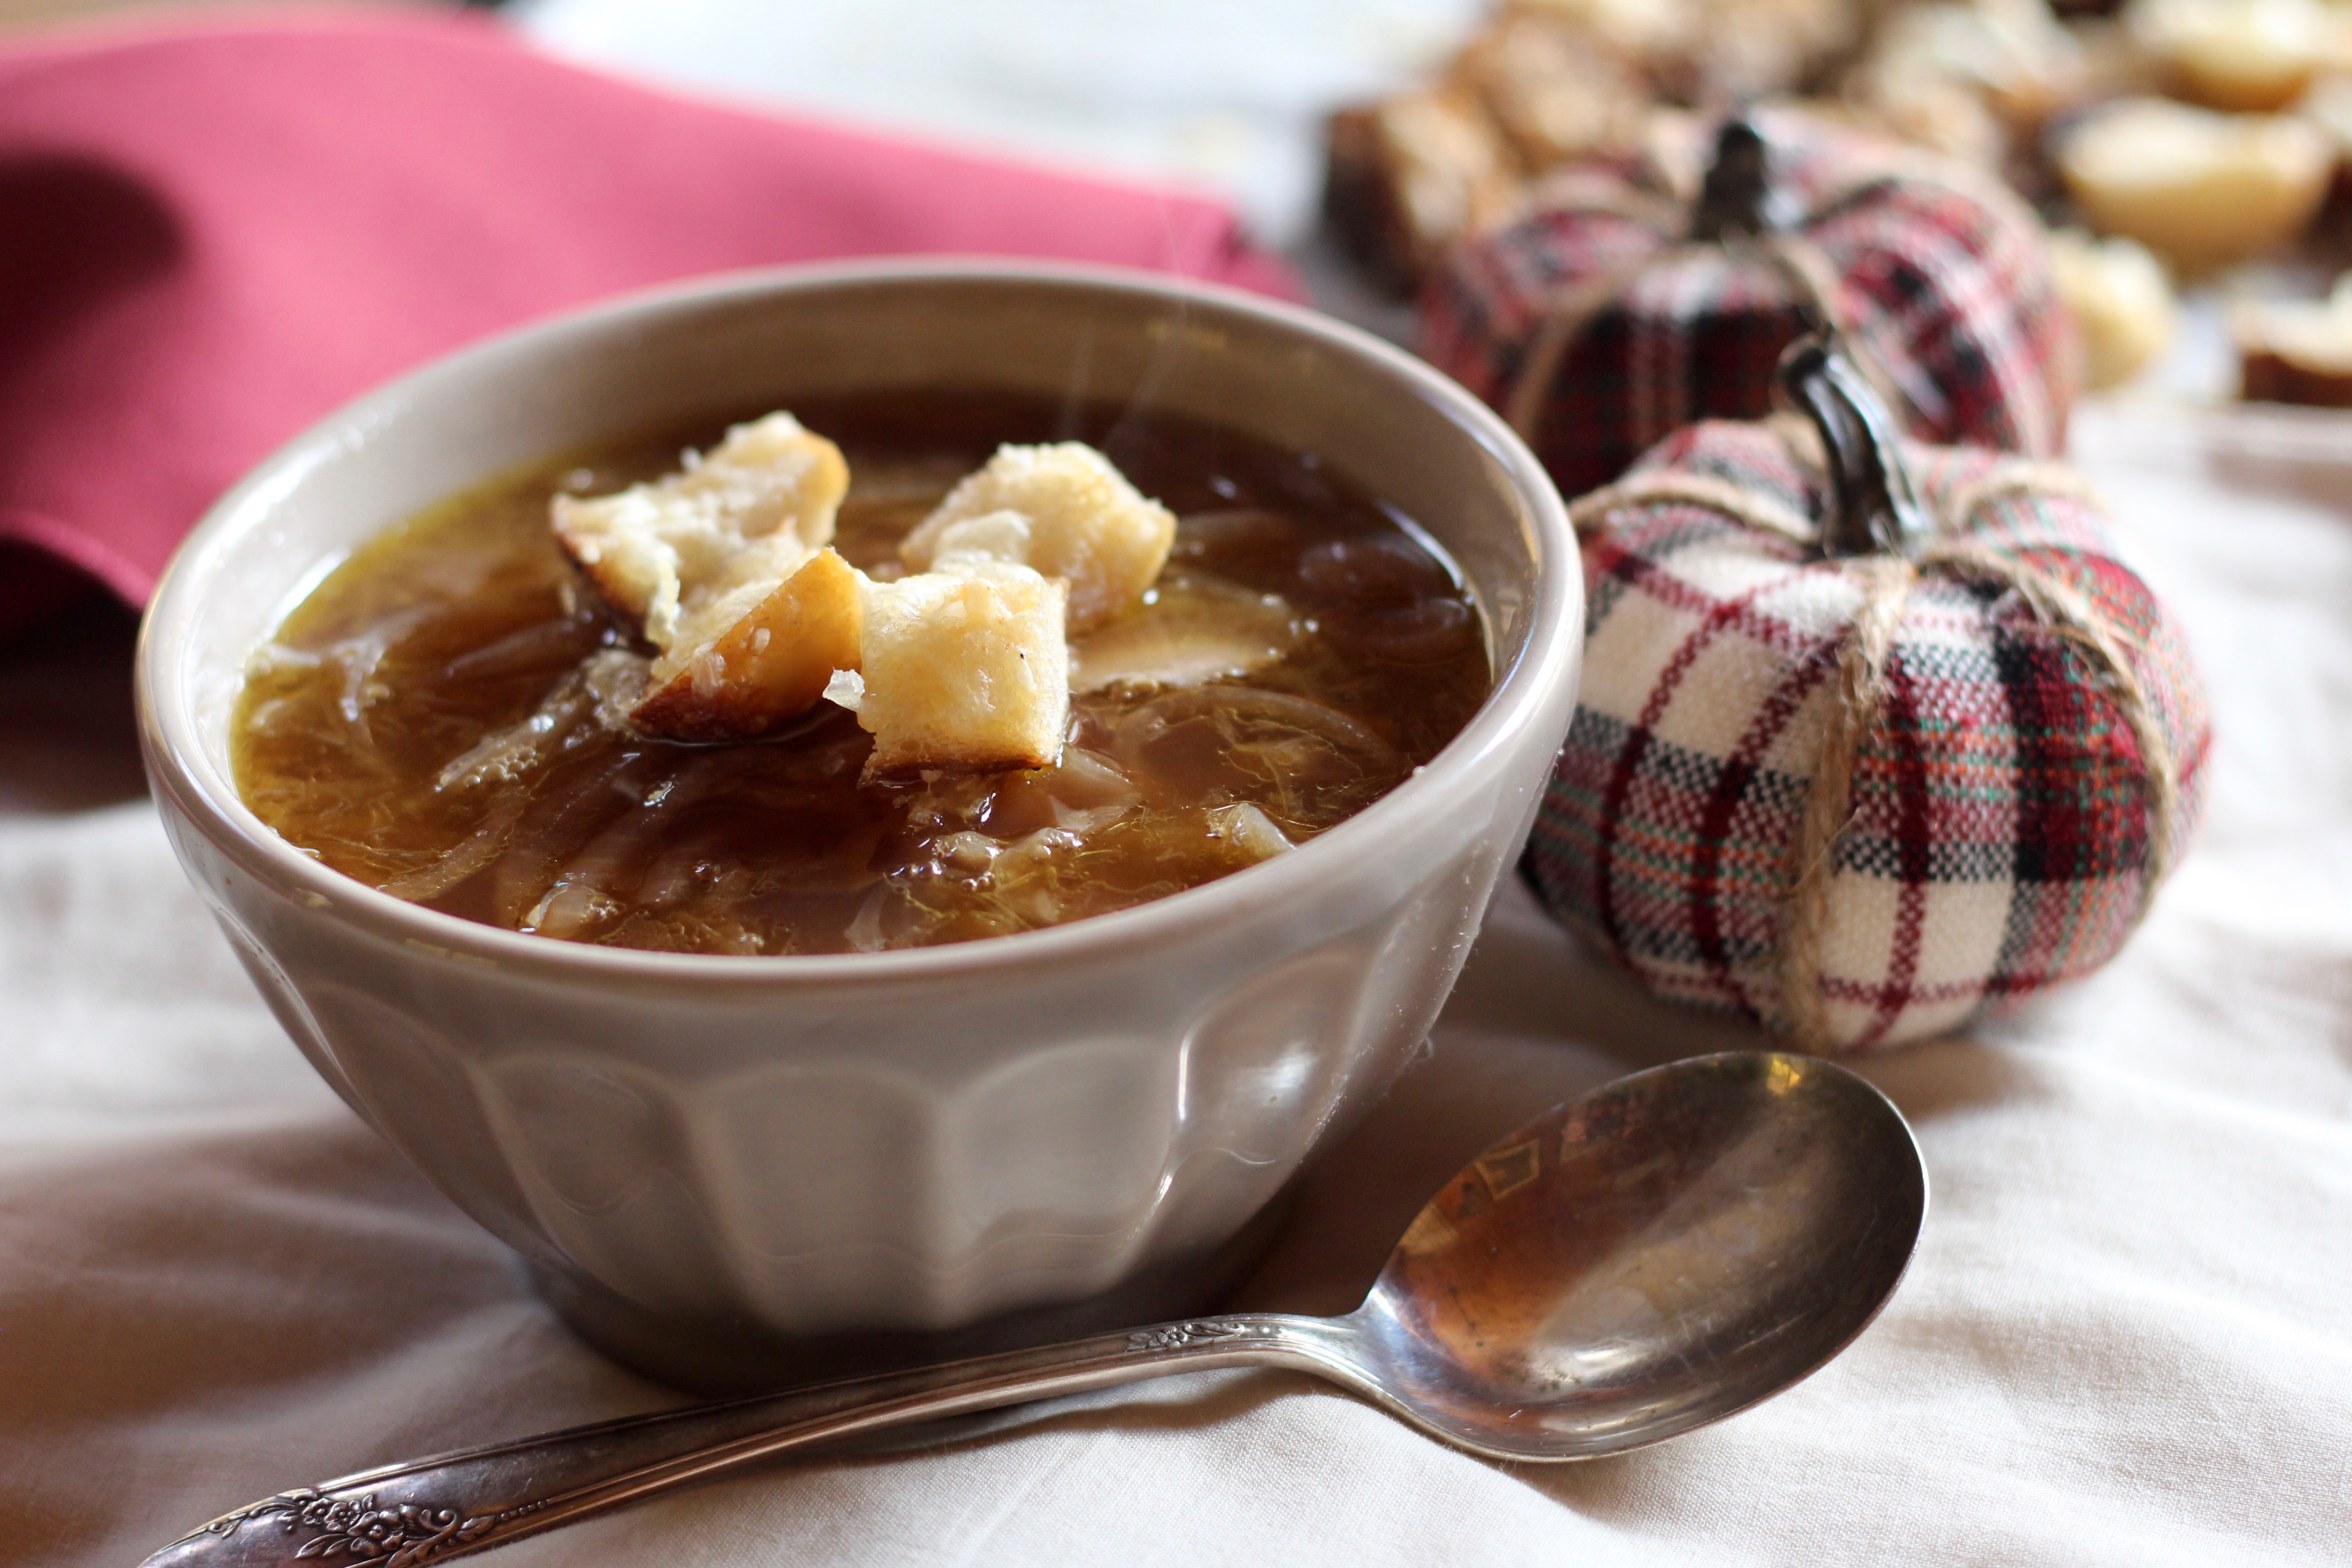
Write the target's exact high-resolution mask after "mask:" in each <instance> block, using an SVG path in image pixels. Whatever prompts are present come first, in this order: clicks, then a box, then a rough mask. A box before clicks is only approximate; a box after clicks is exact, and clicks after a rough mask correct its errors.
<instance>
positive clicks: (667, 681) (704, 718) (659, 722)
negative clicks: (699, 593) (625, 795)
mask: <svg viewBox="0 0 2352 1568" xmlns="http://www.w3.org/2000/svg"><path fill="white" fill-rule="evenodd" d="M764 586H765V585H764V584H758V585H754V586H753V588H752V589H751V594H752V595H755V596H753V597H751V603H750V604H749V605H748V606H746V607H743V608H742V609H741V611H740V614H739V613H737V606H736V605H735V603H734V598H733V597H730V598H726V599H721V600H719V601H717V602H715V603H714V604H712V605H710V606H709V608H708V609H707V610H706V611H704V612H700V613H698V614H697V615H694V616H688V619H687V622H686V627H687V628H688V636H686V637H680V638H679V640H678V642H677V645H676V646H675V647H672V648H671V649H670V650H669V651H668V652H667V653H665V654H663V655H662V656H661V658H658V659H656V660H655V661H654V667H653V669H652V671H651V673H650V674H649V675H648V677H647V679H646V697H645V699H644V700H643V701H641V702H639V703H638V704H637V705H636V707H635V709H633V710H631V711H630V714H629V720H630V722H631V723H633V724H635V726H636V727H637V728H638V729H640V730H643V731H646V733H648V734H654V735H667V736H668V737H670V738H671V739H673V740H680V741H741V740H749V739H750V738H751V737H752V736H754V735H759V734H763V733H765V732H766V731H770V730H772V729H774V728H775V727H776V726H777V725H778V724H780V723H782V722H783V721H785V720H787V719H791V718H793V717H795V716H797V715H799V714H801V713H804V712H806V711H807V710H809V709H811V708H813V707H814V706H815V705H816V700H817V699H818V698H820V697H822V696H824V689H825V683H826V682H827V681H829V680H831V679H833V672H834V671H835V670H836V669H855V668H857V662H858V636H859V629H860V627H861V626H862V625H863V623H864V619H865V611H864V597H863V587H864V583H863V579H862V578H861V577H860V576H859V574H858V572H857V569H856V567H854V566H852V565H851V564H850V563H848V562H846V561H844V560H843V559H842V558H841V556H840V555H839V554H838V553H836V552H834V551H832V550H830V549H827V550H820V551H818V552H816V553H815V554H814V555H812V556H810V557H809V558H808V559H807V560H806V561H804V562H803V563H801V565H800V567H799V569H798V570H796V571H795V572H793V574H792V575H791V576H789V577H787V578H785V579H784V580H783V581H782V583H780V584H776V585H774V586H773V587H772V588H766V591H765V592H764V593H761V592H759V589H760V588H761V587H764ZM702 621H709V622H711V623H713V624H714V626H715V628H716V629H715V632H714V635H712V636H710V637H709V638H708V639H707V640H706V639H698V638H695V637H693V633H695V632H698V631H699V630H701V629H703V628H702V627H700V626H698V625H697V623H698V622H702Z"/></svg>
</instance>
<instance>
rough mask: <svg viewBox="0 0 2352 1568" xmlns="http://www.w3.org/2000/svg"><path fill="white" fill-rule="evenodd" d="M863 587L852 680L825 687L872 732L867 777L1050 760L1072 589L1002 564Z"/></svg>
mask: <svg viewBox="0 0 2352 1568" xmlns="http://www.w3.org/2000/svg"><path fill="white" fill-rule="evenodd" d="M958 564H959V565H963V564H970V566H971V571H970V572H969V573H966V572H962V571H959V572H952V573H951V572H925V573H920V574H917V575H915V576H911V577H902V578H900V579H899V580H898V581H897V582H895V583H876V582H871V581H868V582H866V584H864V597H865V622H864V630H863V635H862V637H860V639H859V646H858V665H859V670H858V674H859V677H860V679H859V680H857V681H848V680H836V681H835V684H834V686H833V688H832V689H831V690H830V691H829V692H828V693H827V694H828V695H830V696H832V697H833V698H834V700H835V701H837V702H841V703H842V704H843V705H844V706H851V705H853V704H854V705H855V707H856V710H857V722H858V723H859V725H860V726H862V727H863V728H864V729H866V731H868V732H869V733H871V734H872V735H873V737H874V751H873V753H872V754H871V755H870V756H868V757H867V758H866V778H868V779H888V778H907V777H911V776H913V775H915V774H918V773H931V772H937V773H1001V772H1003V771H1005V770H1007V769H1012V768H1044V767H1051V766H1053V765H1054V764H1055V763H1057V762H1059V761H1060V760H1061V756H1062V742H1063V741H1064V739H1065V738H1066V734H1067V731H1068V729H1069V718H1070V660H1069V644H1068V642H1067V641H1066V637H1065V634H1064V632H1063V626H1064V622H1065V618H1066V616H1067V614H1068V607H1067V598H1068V595H1067V592H1066V588H1065V586H1064V584H1063V583H1062V582H1061V581H1060V580H1059V579H1057V578H1051V577H1046V576H1045V575H1043V574H1040V573H1038V572H1036V571H1034V570H1033V569H1031V568H1029V567H1026V566H1021V565H1015V564H1012V563H1005V562H1000V561H982V562H976V563H971V562H968V561H960V562H959V563H958Z"/></svg>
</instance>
